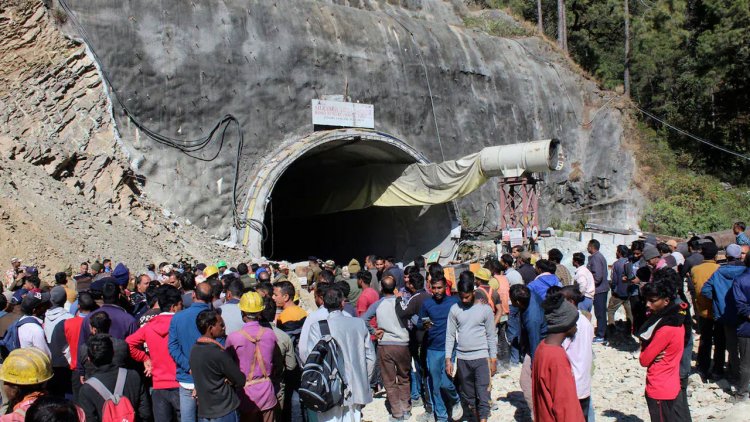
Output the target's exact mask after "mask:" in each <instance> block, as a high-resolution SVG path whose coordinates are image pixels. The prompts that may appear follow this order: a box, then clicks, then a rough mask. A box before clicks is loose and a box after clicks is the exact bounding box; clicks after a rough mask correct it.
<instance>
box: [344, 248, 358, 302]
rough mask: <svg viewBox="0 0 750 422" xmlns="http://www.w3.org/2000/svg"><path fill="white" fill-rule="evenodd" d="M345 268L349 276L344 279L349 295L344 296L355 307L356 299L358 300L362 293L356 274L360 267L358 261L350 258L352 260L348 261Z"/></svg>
mask: <svg viewBox="0 0 750 422" xmlns="http://www.w3.org/2000/svg"><path fill="white" fill-rule="evenodd" d="M347 269H348V270H349V278H348V279H347V280H346V282H347V284H349V296H348V297H347V298H346V300H347V301H348V302H349V303H351V304H352V306H354V307H355V308H356V307H357V300H359V296H360V295H361V294H362V289H361V288H360V287H359V281H358V279H357V274H359V272H360V271H361V270H362V268H361V267H360V266H359V261H357V260H356V259H353V258H352V260H351V261H349V265H347Z"/></svg>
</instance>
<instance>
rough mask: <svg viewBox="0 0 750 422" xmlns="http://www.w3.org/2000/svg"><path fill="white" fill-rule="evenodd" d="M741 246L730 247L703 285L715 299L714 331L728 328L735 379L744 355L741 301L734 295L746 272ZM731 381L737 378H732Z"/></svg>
mask: <svg viewBox="0 0 750 422" xmlns="http://www.w3.org/2000/svg"><path fill="white" fill-rule="evenodd" d="M741 251H742V250H741V248H740V247H739V246H738V245H736V244H731V245H729V246H727V261H728V262H727V263H726V264H724V265H721V266H720V267H719V268H718V269H717V270H716V271H714V273H713V274H712V275H711V277H710V278H709V279H708V280H707V281H706V282H705V283H704V284H703V287H702V288H701V296H703V297H705V298H706V299H709V300H711V303H712V306H711V315H712V317H713V320H714V330H720V329H721V330H724V336H725V340H726V348H727V352H729V362H728V365H727V369H726V371H725V373H726V374H727V377H728V378H730V377H732V378H734V377H736V376H737V375H738V374H739V370H740V368H739V365H740V357H739V351H738V349H737V324H738V321H737V303H736V302H735V298H734V296H733V295H732V294H730V292H731V290H732V287H733V286H734V280H735V279H736V278H737V277H739V276H740V275H741V274H742V273H744V272H745V268H746V267H745V266H744V265H743V263H742V262H740V261H738V260H737V259H738V258H739V256H740V253H741ZM729 381H730V382H733V381H737V380H736V379H729Z"/></svg>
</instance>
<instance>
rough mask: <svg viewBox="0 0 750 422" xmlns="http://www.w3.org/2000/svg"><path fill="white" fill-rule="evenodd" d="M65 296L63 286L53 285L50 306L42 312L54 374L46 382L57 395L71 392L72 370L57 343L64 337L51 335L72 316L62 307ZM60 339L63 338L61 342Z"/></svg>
mask: <svg viewBox="0 0 750 422" xmlns="http://www.w3.org/2000/svg"><path fill="white" fill-rule="evenodd" d="M67 296H68V295H67V293H66V291H65V288H64V287H63V286H56V287H54V288H53V289H52V290H51V292H50V303H51V307H50V308H49V309H47V312H46V313H45V314H44V337H45V338H46V340H47V345H48V346H49V349H50V354H51V360H52V372H53V374H54V375H53V377H52V380H50V382H49V383H48V389H49V392H50V394H52V395H54V396H58V397H65V394H72V393H73V386H72V384H71V378H70V377H71V375H72V373H73V372H72V371H71V369H70V366H69V364H68V360H67V359H66V357H65V354H64V344H58V343H64V339H65V337H64V336H63V337H62V338H60V337H59V336H58V338H54V336H53V335H52V333H53V332H54V331H55V327H56V326H57V325H58V324H63V323H64V321H65V320H66V319H69V318H73V315H71V314H70V313H69V312H68V311H66V310H65V308H64V306H65V302H66V301H67ZM58 331H59V330H58ZM60 340H63V342H61V341H60Z"/></svg>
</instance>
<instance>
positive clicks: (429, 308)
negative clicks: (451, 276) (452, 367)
mask: <svg viewBox="0 0 750 422" xmlns="http://www.w3.org/2000/svg"><path fill="white" fill-rule="evenodd" d="M431 287H432V297H428V298H426V299H425V300H424V302H422V308H421V309H420V310H419V321H418V322H417V328H418V329H422V328H424V329H425V330H427V331H426V335H425V338H424V341H425V346H426V348H427V371H428V372H429V375H428V380H429V387H430V388H429V390H430V395H431V398H432V411H433V412H434V413H435V419H436V420H437V421H438V422H445V421H447V420H448V409H447V408H446V405H445V402H444V401H443V392H445V394H446V395H447V396H448V397H449V398H450V399H451V401H452V403H450V405H452V406H453V409H452V411H451V413H452V415H451V416H452V417H453V419H454V420H458V419H460V418H461V416H463V408H462V407H461V401H460V400H459V399H458V392H457V391H456V387H455V386H454V385H453V382H452V381H451V380H450V379H449V378H448V376H447V374H446V373H445V358H446V356H445V336H446V331H447V328H448V314H449V313H450V310H451V307H453V305H455V304H457V303H458V298H457V297H456V296H447V295H446V294H445V278H433V279H432V280H431ZM447 357H451V356H447Z"/></svg>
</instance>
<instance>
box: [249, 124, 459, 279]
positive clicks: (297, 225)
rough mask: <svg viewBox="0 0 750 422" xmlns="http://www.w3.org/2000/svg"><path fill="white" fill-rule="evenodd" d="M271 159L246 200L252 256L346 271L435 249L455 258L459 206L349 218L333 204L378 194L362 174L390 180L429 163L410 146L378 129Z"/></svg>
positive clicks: (324, 134) (366, 211)
mask: <svg viewBox="0 0 750 422" xmlns="http://www.w3.org/2000/svg"><path fill="white" fill-rule="evenodd" d="M268 157H269V159H268V160H264V163H265V164H264V165H263V166H262V167H261V168H260V169H259V171H258V172H257V175H256V177H255V179H254V180H253V181H252V182H251V186H250V189H249V191H248V195H247V197H246V198H247V199H246V201H245V207H244V209H245V210H246V216H245V217H246V218H247V219H248V221H250V224H249V225H248V227H246V228H245V229H244V233H243V238H242V243H243V245H244V247H245V248H246V250H247V251H248V253H249V254H250V256H252V257H255V258H257V257H261V256H264V257H266V258H268V259H273V260H281V259H285V260H288V261H291V262H297V261H304V260H306V259H307V257H308V256H309V255H315V256H318V257H320V258H323V259H333V260H335V261H336V262H337V263H342V265H345V264H346V263H347V262H349V260H350V259H352V258H356V259H357V260H358V261H360V264H363V262H362V259H363V257H364V256H365V255H367V254H373V253H374V254H382V255H393V256H394V257H395V258H396V259H397V260H400V261H403V262H410V261H411V260H413V259H414V257H415V256H417V255H425V254H427V253H429V252H431V251H434V250H440V251H441V253H442V255H443V256H445V255H446V254H448V253H450V249H451V248H452V246H453V244H454V242H453V241H452V240H451V232H452V231H455V230H454V229H456V228H457V227H459V220H458V215H459V214H458V211H457V206H456V204H455V202H449V203H445V204H439V205H432V206H402V207H376V206H369V207H365V208H361V209H355V210H345V211H337V209H336V206H335V204H334V205H332V204H331V200H330V198H335V197H339V196H340V197H347V196H352V195H357V194H358V190H361V189H371V188H372V187H371V186H367V185H366V182H362V183H360V180H364V179H366V178H360V177H358V176H357V175H358V174H360V175H361V174H362V172H365V173H367V172H378V175H379V176H382V175H389V176H386V177H391V176H390V175H397V174H400V173H401V171H402V170H403V169H404V168H406V167H407V166H408V165H410V164H413V163H428V162H429V160H427V158H426V157H425V156H424V155H423V154H421V153H419V152H418V151H417V150H415V149H414V148H412V147H411V146H409V145H408V144H406V142H404V141H402V140H400V139H398V138H396V137H393V136H391V135H388V134H386V133H382V132H377V131H372V130H366V129H338V130H329V131H320V132H315V133H313V134H311V135H308V136H306V137H303V138H302V139H299V138H298V139H294V140H291V141H289V142H284V143H283V144H282V145H281V146H280V147H279V148H277V149H276V150H275V151H273V152H272V153H271V154H270V155H269V156H268ZM395 177H397V176H393V178H394V179H395ZM324 197H328V198H329V199H321V198H324ZM260 222H263V224H262V225H261V224H260Z"/></svg>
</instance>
